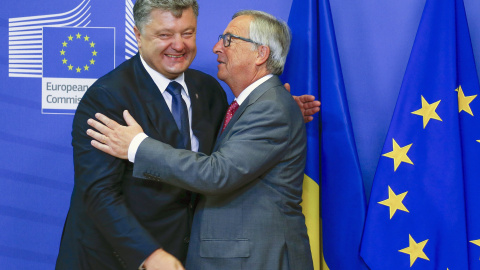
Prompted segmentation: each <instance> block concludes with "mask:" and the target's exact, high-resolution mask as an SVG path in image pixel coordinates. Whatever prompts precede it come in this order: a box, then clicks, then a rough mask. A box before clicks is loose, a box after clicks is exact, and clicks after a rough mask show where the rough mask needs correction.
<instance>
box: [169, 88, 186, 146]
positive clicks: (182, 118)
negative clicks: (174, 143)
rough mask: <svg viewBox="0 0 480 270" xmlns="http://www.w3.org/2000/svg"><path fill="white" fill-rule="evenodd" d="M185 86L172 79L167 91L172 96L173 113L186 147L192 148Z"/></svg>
mask: <svg viewBox="0 0 480 270" xmlns="http://www.w3.org/2000/svg"><path fill="white" fill-rule="evenodd" d="M182 89H183V87H182V86H181V85H180V84H179V83H178V82H176V81H171V82H170V83H169V84H168V86H167V89H166V91H167V92H168V93H169V94H170V95H171V96H172V115H173V118H174V119H175V123H177V127H178V130H180V133H181V134H182V136H183V143H184V145H185V149H188V150H191V143H190V125H189V121H188V110H187V104H185V101H184V100H183V98H182Z"/></svg>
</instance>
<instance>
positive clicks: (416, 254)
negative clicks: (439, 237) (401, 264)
mask: <svg viewBox="0 0 480 270" xmlns="http://www.w3.org/2000/svg"><path fill="white" fill-rule="evenodd" d="M427 242H428V239H427V240H425V241H423V242H420V243H416V242H415V240H413V237H412V236H411V235H410V234H409V235H408V247H406V248H404V249H401V250H399V251H400V252H402V253H405V254H408V255H410V267H412V265H413V263H415V261H416V260H417V259H418V258H421V259H424V260H427V261H430V259H429V258H428V257H427V255H425V252H423V248H424V247H425V245H426V244H427Z"/></svg>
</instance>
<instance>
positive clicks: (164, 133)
mask: <svg viewBox="0 0 480 270" xmlns="http://www.w3.org/2000/svg"><path fill="white" fill-rule="evenodd" d="M135 57H136V59H135V65H134V69H135V75H136V76H135V80H136V84H137V85H138V91H139V93H138V96H139V97H140V99H141V100H142V101H143V103H144V104H145V108H146V113H147V115H148V118H149V119H150V121H151V125H149V126H150V127H149V130H147V129H146V128H145V127H144V128H145V129H146V130H145V133H146V134H147V135H148V136H151V137H152V138H154V139H158V140H161V141H163V142H166V143H168V144H170V145H172V146H174V147H177V148H182V147H183V141H182V138H181V136H180V132H179V130H178V128H177V125H176V123H175V119H174V118H173V115H172V113H171V112H170V109H169V108H168V106H167V103H166V102H165V99H164V98H163V95H162V93H161V92H160V90H159V89H158V87H157V85H156V84H155V82H154V81H153V79H152V78H151V77H150V75H149V74H148V72H147V71H146V70H145V68H144V67H143V65H142V62H141V60H140V56H139V55H138V54H137V55H136V56H135Z"/></svg>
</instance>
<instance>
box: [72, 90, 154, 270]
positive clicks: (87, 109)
mask: <svg viewBox="0 0 480 270" xmlns="http://www.w3.org/2000/svg"><path fill="white" fill-rule="evenodd" d="M118 102H119V101H118V98H115V97H112V96H111V94H110V93H108V91H106V90H105V89H103V88H99V87H92V88H90V89H89V90H88V91H87V93H86V94H85V95H84V97H83V99H82V102H81V103H80V105H79V106H78V109H77V112H76V114H75V118H74V121H73V130H72V145H73V150H74V165H75V189H77V191H79V192H80V194H81V196H82V200H83V203H84V205H85V209H86V211H87V213H88V214H89V216H90V217H91V219H92V220H93V222H94V223H95V225H96V227H97V228H98V230H100V232H101V233H102V235H103V236H104V237H105V238H106V239H107V241H108V242H109V243H110V245H111V246H112V248H113V249H114V250H115V252H116V254H117V255H118V256H119V257H120V258H121V260H123V262H124V263H125V264H126V266H127V269H138V267H139V266H140V264H141V263H142V262H143V261H144V260H145V259H146V258H147V257H148V256H149V255H150V254H151V253H152V252H153V251H154V250H156V249H158V248H160V246H159V244H158V243H157V241H156V240H155V239H154V238H153V237H152V236H151V235H150V233H149V232H148V231H147V230H146V229H144V228H143V227H142V225H141V224H140V223H139V222H138V220H137V219H136V218H135V216H134V215H133V213H132V212H130V210H129V209H128V208H127V206H126V202H125V200H124V197H123V195H122V176H123V175H124V172H125V168H126V166H127V165H128V162H126V161H123V160H120V159H117V158H114V157H112V156H109V155H107V154H104V153H103V152H101V151H99V150H97V149H95V148H93V147H92V146H91V144H90V141H91V138H90V137H89V136H87V135H86V130H87V129H88V128H89V126H88V124H87V119H89V118H94V115H95V113H96V112H101V113H104V114H105V115H108V116H110V117H112V118H113V119H115V120H116V121H118V122H119V123H123V120H122V116H121V114H122V111H123V108H121V106H120V105H118Z"/></svg>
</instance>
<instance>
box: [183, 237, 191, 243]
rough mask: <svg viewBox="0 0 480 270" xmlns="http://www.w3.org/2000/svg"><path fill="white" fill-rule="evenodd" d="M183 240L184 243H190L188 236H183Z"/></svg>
mask: <svg viewBox="0 0 480 270" xmlns="http://www.w3.org/2000/svg"><path fill="white" fill-rule="evenodd" d="M183 242H184V243H185V244H188V243H190V237H188V236H187V237H185V238H184V239H183Z"/></svg>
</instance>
